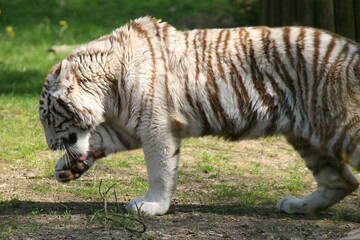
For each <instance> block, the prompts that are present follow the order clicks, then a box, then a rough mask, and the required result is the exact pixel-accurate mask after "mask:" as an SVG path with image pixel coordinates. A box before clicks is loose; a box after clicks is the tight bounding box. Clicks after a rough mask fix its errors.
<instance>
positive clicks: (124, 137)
mask: <svg viewBox="0 0 360 240" xmlns="http://www.w3.org/2000/svg"><path fill="white" fill-rule="evenodd" d="M359 87H360V46H359V44H357V43H355V42H352V41H350V40H348V39H346V38H343V37H341V36H338V35H335V34H333V33H329V32H326V31H323V30H319V29H313V28H307V27H283V28H268V27H242V28H234V29H205V30H192V31H178V30H176V29H175V28H174V27H172V26H171V25H169V24H167V23H165V22H161V21H159V20H156V19H154V18H150V17H144V18H140V19H137V20H135V21H131V22H130V23H128V24H126V25H124V26H123V27H121V28H119V29H117V30H115V31H114V32H112V33H111V34H110V35H107V36H104V37H101V38H99V39H98V40H96V41H93V42H90V43H89V44H86V45H83V46H82V47H80V48H79V49H78V50H75V51H74V52H73V53H72V54H71V55H70V56H69V57H68V58H66V59H64V60H63V61H62V62H61V63H60V64H59V65H56V66H55V67H54V69H52V70H51V71H50V73H49V75H48V77H47V79H46V80H45V83H44V88H43V92H42V95H41V98H40V118H41V120H42V123H43V125H44V128H45V134H46V137H47V141H48V144H49V146H50V147H51V148H52V149H56V148H65V149H66V150H67V153H68V154H65V155H64V157H62V158H61V159H60V160H59V161H58V163H57V165H56V167H55V172H54V175H55V177H56V178H57V179H58V180H60V181H70V180H72V179H76V178H77V177H79V176H80V175H81V174H82V173H83V172H84V171H86V170H87V169H88V168H89V167H90V166H91V165H92V164H93V163H94V161H95V160H96V159H97V158H100V157H103V156H106V155H108V154H110V153H113V152H118V151H124V150H128V149H134V148H140V147H142V148H143V150H144V153H145V159H146V164H147V170H148V178H149V190H148V191H147V193H146V195H145V197H139V198H136V199H134V200H133V201H131V202H130V204H129V209H130V210H134V211H135V210H136V208H135V205H136V204H137V205H138V206H140V205H141V206H142V207H141V210H142V211H144V212H146V213H147V214H150V215H156V214H164V213H165V212H166V211H167V210H168V208H169V204H170V199H171V197H172V195H173V193H174V190H175V188H176V179H177V169H178V161H179V155H180V143H181V138H184V137H190V136H195V137H197V136H204V135H209V134H211V135H218V136H225V137H227V138H230V139H243V138H254V137H260V136H267V135H273V134H283V135H285V136H286V138H287V139H288V141H289V142H290V143H291V144H292V145H293V146H294V148H295V149H296V150H297V151H299V153H300V154H301V156H302V157H303V158H304V159H305V162H306V165H307V167H308V168H309V169H310V170H311V171H312V172H313V174H314V176H315V178H316V180H317V182H318V189H317V190H316V191H315V192H314V193H312V194H311V195H309V196H308V197H307V198H304V199H297V198H294V197H292V196H290V197H286V198H283V199H281V200H280V201H279V202H278V204H277V207H278V208H279V209H281V210H283V211H285V212H288V213H308V212H313V211H319V210H322V209H325V208H327V207H329V206H331V205H333V204H335V203H337V202H338V201H340V200H341V199H343V198H344V197H345V196H347V195H348V194H350V193H351V192H353V191H354V190H355V189H356V188H357V187H358V184H359V183H358V181H357V179H356V178H355V176H354V175H353V174H352V172H351V170H350V169H349V166H348V165H349V164H350V165H351V166H353V167H355V168H356V169H358V170H360V144H359V143H360V134H359V133H360V114H359V107H360V94H359V93H360V89H359ZM102 119H105V121H103V122H102ZM71 134H72V135H71ZM135 203H136V204H135Z"/></svg>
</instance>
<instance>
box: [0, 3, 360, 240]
mask: <svg viewBox="0 0 360 240" xmlns="http://www.w3.org/2000/svg"><path fill="white" fill-rule="evenodd" d="M241 2H251V1H249V0H247V1H237V0H226V1H223V0H208V1H192V0H175V1H166V0H151V1H149V0H140V1H124V0H118V1H105V0H92V1H85V0H72V1H70V0H54V1H45V0H34V1H25V0H13V1H5V0H0V10H1V14H0V52H1V54H0V86H1V87H0V169H2V170H3V174H2V175H0V238H11V237H15V239H17V238H18V239H21V238H25V237H27V236H28V235H29V234H30V236H33V237H34V238H47V235H46V233H48V232H53V233H54V235H52V236H53V237H54V238H56V236H58V235H59V236H61V234H63V232H64V231H67V232H68V234H70V238H78V239H86V237H84V236H83V235H81V230H83V228H82V227H83V226H82V225H84V224H88V216H89V215H91V214H92V213H93V212H94V211H95V210H96V209H98V206H99V205H98V203H99V201H101V199H100V197H99V196H98V187H99V182H100V180H101V179H104V183H103V184H104V187H109V186H111V185H112V184H114V183H116V187H115V188H114V189H115V190H116V192H117V193H118V197H119V201H120V202H122V203H126V202H127V201H129V200H130V199H132V198H134V197H137V196H140V195H143V194H144V193H145V191H146V189H147V185H148V183H147V178H146V170H145V162H144V156H143V153H142V151H141V150H137V151H131V152H124V153H120V154H116V155H111V156H108V157H107V158H106V159H103V160H101V161H99V162H98V163H96V164H95V166H94V167H93V168H92V169H91V170H90V171H89V172H88V173H86V174H85V175H84V176H83V177H82V178H81V179H79V180H77V181H74V182H71V183H69V184H65V185H64V184H60V183H57V182H56V181H55V180H54V179H53V178H52V175H53V168H54V165H55V163H56V160H57V159H58V158H59V157H60V156H61V152H51V151H49V149H48V146H47V145H46V142H45V137H44V134H43V130H42V127H41V124H40V122H39V119H38V101H39V95H40V92H41V87H42V84H43V80H44V78H45V76H46V74H47V72H48V70H49V69H50V67H51V66H52V65H53V64H55V63H57V62H58V61H60V60H61V59H63V58H64V57H66V55H67V53H62V54H54V53H49V52H48V51H47V50H48V48H49V47H51V46H53V45H62V44H80V43H85V42H88V41H90V40H93V39H95V38H97V37H99V36H101V35H104V34H108V33H109V32H111V31H112V30H113V29H115V28H117V27H119V26H121V25H122V24H123V23H125V22H127V21H129V20H130V19H133V18H136V17H139V16H143V15H152V16H155V17H157V18H162V19H164V20H166V21H168V22H170V23H171V24H173V25H175V26H177V27H179V28H194V27H199V26H201V27H208V26H213V27H217V26H235V25H244V24H248V22H246V21H245V22H237V23H235V22H234V21H233V20H234V19H238V18H236V17H234V16H232V15H231V14H233V13H234V12H233V10H232V9H233V8H234V6H239V4H240V5H241V4H242V3H241ZM236 4H238V5H236ZM34 6H41V7H34ZM61 21H65V22H61ZM178 178H179V181H178V189H177V191H176V193H175V196H174V199H173V202H172V204H173V207H172V209H173V210H172V211H175V212H177V213H175V216H172V215H170V216H164V217H163V221H162V220H161V218H159V219H160V220H149V221H150V224H151V221H155V223H154V226H153V227H152V229H155V230H153V232H150V233H148V235H146V236H147V237H148V238H149V239H151V238H154V239H157V238H160V237H161V236H162V235H161V234H164V233H163V232H166V231H168V230H169V229H170V230H171V229H173V228H175V229H174V232H175V233H176V232H177V230H176V227H177V228H179V227H178V226H177V225H176V223H177V222H176V221H178V222H181V223H183V222H186V221H191V219H195V220H194V222H186V224H181V225H184V226H187V225H189V227H188V229H195V230H194V233H191V234H197V236H199V235H201V234H205V233H206V234H207V232H208V231H206V229H205V228H206V226H212V227H213V228H214V229H217V227H218V226H221V221H225V222H226V224H227V225H224V226H226V228H227V226H228V225H229V224H232V223H234V222H236V221H234V222H232V221H231V220H229V219H225V220H224V219H223V218H222V217H225V218H226V217H227V216H226V215H229V216H230V217H233V218H236V219H237V220H239V221H240V220H241V221H247V220H246V219H242V218H241V217H242V216H243V215H244V213H246V214H247V213H249V214H252V213H254V210H253V209H254V208H255V209H256V208H260V209H261V211H264V212H265V215H261V216H262V217H261V218H262V220H261V221H263V219H264V218H266V217H267V215H266V214H268V212H269V211H270V213H269V214H274V212H276V210H274V209H273V206H274V204H275V203H276V201H277V200H278V199H280V198H281V197H283V196H285V195H289V194H293V195H295V196H299V197H303V196H306V195H307V194H308V193H309V192H311V190H313V189H314V185H313V179H312V177H311V175H310V174H309V172H308V171H307V170H306V168H305V167H304V164H303V162H302V160H301V159H300V157H299V156H298V155H297V153H295V152H294V150H293V149H292V148H291V147H290V146H289V145H287V144H286V143H284V139H283V138H281V137H280V138H279V137H272V138H266V139H261V140H258V141H249V142H241V143H234V142H228V141H225V140H222V139H217V138H213V137H207V138H197V139H194V138H189V139H185V140H184V141H183V148H182V150H181V162H180V170H179V177H178ZM359 201H360V195H359V192H357V193H355V194H354V195H353V196H352V197H351V199H350V200H345V204H344V205H342V206H340V207H335V208H333V209H332V210H330V213H331V214H330V217H327V220H326V221H327V222H328V223H329V226H330V229H332V230H331V231H332V232H333V234H335V235H336V234H340V235H341V234H342V235H343V234H345V233H346V232H347V231H348V227H347V225H349V224H352V223H355V224H353V226H359V216H358V214H357V212H358V211H352V210H353V209H356V210H359V208H360V206H359V205H356V203H358V202H359ZM354 203H355V204H354ZM269 208H270V209H271V210H268V209H269ZM79 209H80V210H79ZM174 209H175V210H174ZM189 212H191V213H189ZM208 214H213V215H212V216H210V217H209V216H208ZM248 216H249V215H246V217H248ZM250 216H251V217H253V216H252V215H250ZM205 218H206V219H205ZM212 218H214V220H211V221H212V222H214V225H211V224H212V222H208V219H212ZM279 218H281V215H280V217H279ZM189 219H190V220H189ZM309 221H312V219H310V220H309ZM342 221H343V222H344V224H343V225H342V226H340V227H336V224H337V223H339V222H342ZM44 222H45V223H44ZM169 222H170V223H174V225H169ZM204 222H207V223H208V225H206V226H203V225H202V223H204ZM215 223H216V224H217V225H215ZM209 224H210V225H209ZM259 224H260V223H259ZM269 224H270V225H271V223H269ZM99 226H100V225H99V224H97V225H96V224H95V225H91V226H90V228H92V230H93V231H95V232H96V231H97V230H96V229H98V228H99ZM334 226H335V227H334ZM345 226H346V227H345ZM223 228H224V227H223ZM71 229H75V230H76V231H78V232H80V233H76V232H71ZM94 229H95V230H94ZM156 229H158V230H156ZM204 229H205V230H204ZM234 229H240V228H239V226H235V225H234ZM112 230H113V231H115V232H116V231H117V230H114V229H112ZM240 230H241V229H240ZM189 231H190V230H189ZM191 231H192V230H191ZM269 231H270V230H269ZM185 232H186V231H185ZM178 233H179V232H178ZM238 233H239V232H236V234H238ZM41 234H43V235H41ZM103 234H104V233H103ZM118 234H120V235H119V236H126V235H124V233H123V232H119V233H118ZM121 234H122V235H121ZM236 234H235V235H236ZM106 236H109V238H111V237H112V236H110V235H106ZM159 236H160V237H159ZM208 236H209V235H208ZM281 236H282V235H281ZM336 236H337V235H336ZM30 238H31V237H30ZM123 238H124V237H123ZM125 238H126V237H125ZM250 238H251V236H250Z"/></svg>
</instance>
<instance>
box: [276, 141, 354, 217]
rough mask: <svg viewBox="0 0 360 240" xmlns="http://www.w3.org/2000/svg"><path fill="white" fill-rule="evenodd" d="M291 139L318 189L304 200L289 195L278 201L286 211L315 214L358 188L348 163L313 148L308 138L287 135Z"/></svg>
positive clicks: (279, 207) (281, 208)
mask: <svg viewBox="0 0 360 240" xmlns="http://www.w3.org/2000/svg"><path fill="white" fill-rule="evenodd" d="M288 141H289V142H290V143H291V144H292V145H293V146H294V148H295V149H296V150H297V151H298V152H299V153H300V155H301V156H302V157H303V158H304V159H305V163H306V166H307V167H308V168H309V169H310V170H311V171H312V173H313V175H314V177H315V179H316V181H317V184H318V188H317V190H316V191H314V192H313V193H311V194H310V195H309V196H307V197H306V198H304V199H298V198H295V197H293V196H288V197H285V198H283V199H281V200H280V201H278V203H277V204H276V207H277V208H278V209H279V210H282V211H284V212H286V213H303V214H304V213H313V212H317V211H321V210H323V209H326V208H328V207H330V206H332V205H334V204H335V203H337V202H339V201H340V200H342V199H343V198H344V197H346V196H347V195H349V194H350V193H351V192H353V191H355V190H356V189H357V188H358V185H359V182H358V181H357V179H356V177H355V176H354V175H353V174H352V172H351V170H350V168H349V166H348V165H347V164H346V163H342V162H340V161H339V160H337V159H335V158H333V157H331V156H329V155H328V154H326V153H324V152H321V151H320V150H319V149H317V148H314V147H313V146H312V145H311V144H310V143H309V142H308V141H307V140H305V139H296V138H288Z"/></svg>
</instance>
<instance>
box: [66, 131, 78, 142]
mask: <svg viewBox="0 0 360 240" xmlns="http://www.w3.org/2000/svg"><path fill="white" fill-rule="evenodd" d="M76 141H77V136H76V133H70V134H69V137H68V139H67V142H68V143H69V144H74V143H76Z"/></svg>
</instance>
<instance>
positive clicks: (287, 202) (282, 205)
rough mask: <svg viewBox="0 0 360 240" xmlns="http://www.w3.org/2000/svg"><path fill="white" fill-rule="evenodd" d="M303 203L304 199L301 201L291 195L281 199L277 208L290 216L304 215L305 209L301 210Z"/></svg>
mask: <svg viewBox="0 0 360 240" xmlns="http://www.w3.org/2000/svg"><path fill="white" fill-rule="evenodd" d="M302 201H303V199H299V198H296V197H294V196H291V195H290V196H287V197H284V198H282V199H280V200H279V201H278V202H277V203H276V208H277V209H279V210H280V211H283V212H286V213H289V214H293V213H304V212H303V209H301V208H300V206H301V205H302Z"/></svg>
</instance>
